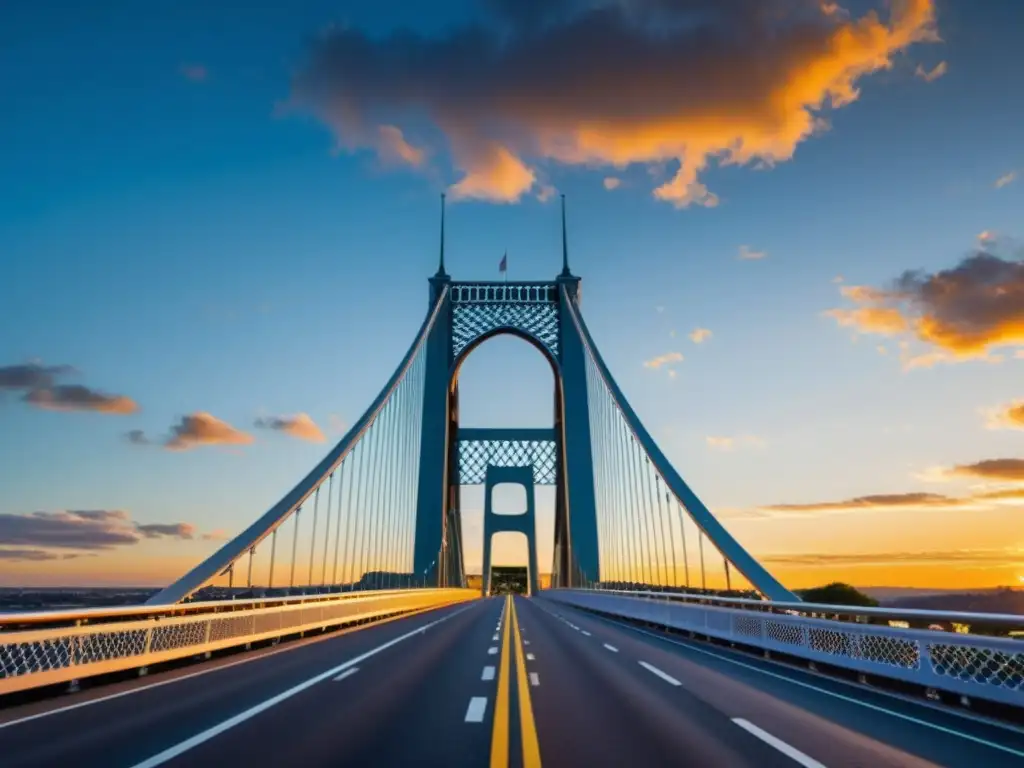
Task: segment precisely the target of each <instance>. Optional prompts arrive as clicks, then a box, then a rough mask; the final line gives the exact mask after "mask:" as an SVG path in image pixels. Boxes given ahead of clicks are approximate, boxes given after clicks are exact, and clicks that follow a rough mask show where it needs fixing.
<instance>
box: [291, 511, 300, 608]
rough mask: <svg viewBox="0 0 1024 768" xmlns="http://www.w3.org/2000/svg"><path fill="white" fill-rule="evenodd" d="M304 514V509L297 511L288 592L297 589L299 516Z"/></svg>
mask: <svg viewBox="0 0 1024 768" xmlns="http://www.w3.org/2000/svg"><path fill="white" fill-rule="evenodd" d="M300 514H302V507H299V508H298V509H296V510H295V528H294V530H293V532H292V573H291V576H289V577H288V591H289V592H291V591H292V590H293V589H295V553H296V551H298V546H299V515H300Z"/></svg>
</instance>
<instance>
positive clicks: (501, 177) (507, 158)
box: [449, 142, 537, 203]
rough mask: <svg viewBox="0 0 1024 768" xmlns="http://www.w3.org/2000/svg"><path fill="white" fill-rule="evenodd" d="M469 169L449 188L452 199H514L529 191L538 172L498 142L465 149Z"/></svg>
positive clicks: (504, 200)
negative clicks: (468, 158)
mask: <svg viewBox="0 0 1024 768" xmlns="http://www.w3.org/2000/svg"><path fill="white" fill-rule="evenodd" d="M467 157H471V158H472V160H470V161H469V162H468V164H469V166H470V167H471V168H472V171H469V172H467V173H466V175H465V176H463V177H462V180H461V181H459V182H458V183H457V184H453V185H452V186H451V189H450V190H449V191H450V193H451V197H452V199H453V200H486V201H488V202H491V203H515V202H518V200H519V198H520V197H522V196H523V195H524V194H526V193H527V192H529V191H530V189H531V188H532V187H533V183H534V182H535V181H536V180H537V175H536V174H535V173H534V172H533V170H532V169H530V168H528V167H527V166H526V165H525V164H524V163H523V161H522V160H520V159H519V158H518V157H516V156H515V155H513V154H512V153H511V152H509V151H508V149H506V148H505V147H503V146H501V145H500V144H497V143H494V142H489V143H486V144H484V145H482V146H480V147H478V148H474V149H473V150H471V151H470V150H467Z"/></svg>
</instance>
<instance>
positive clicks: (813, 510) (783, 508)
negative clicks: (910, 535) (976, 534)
mask: <svg viewBox="0 0 1024 768" xmlns="http://www.w3.org/2000/svg"><path fill="white" fill-rule="evenodd" d="M1003 461H1010V460H1003ZM980 463H981V464H986V463H987V462H980ZM970 466H976V465H970ZM954 469H955V470H956V469H959V468H954ZM1017 470H1018V472H1019V473H1020V477H1024V461H1022V462H1021V465H1020V466H1019V467H1018V468H1017ZM932 472H933V473H937V477H934V478H929V479H944V480H945V479H949V477H950V472H951V470H941V471H939V470H932ZM957 474H971V476H984V477H985V479H989V480H1006V479H1007V478H1006V477H1005V476H1003V477H1000V476H999V475H998V473H991V474H989V475H976V474H972V473H960V472H957ZM1018 479H1019V478H1018ZM1002 505H1012V506H1017V505H1024V487H1022V488H1000V489H998V490H981V491H977V492H975V493H971V494H968V495H966V496H948V495H945V494H941V493H927V492H922V491H911V492H908V493H879V494H873V495H869V496H857V497H854V498H850V499H841V500H837V501H818V502H810V503H805V504H769V505H767V506H762V507H757V508H755V509H753V510H741V511H737V513H736V514H735V515H734V517H736V518H746V519H759V518H766V517H817V516H820V515H832V514H844V513H856V512H899V511H903V510H931V511H949V510H960V511H968V510H980V509H986V508H992V507H994V506H1002Z"/></svg>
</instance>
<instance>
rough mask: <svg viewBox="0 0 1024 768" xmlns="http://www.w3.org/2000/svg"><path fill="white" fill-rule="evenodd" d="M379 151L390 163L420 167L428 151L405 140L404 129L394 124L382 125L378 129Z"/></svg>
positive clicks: (382, 157)
mask: <svg viewBox="0 0 1024 768" xmlns="http://www.w3.org/2000/svg"><path fill="white" fill-rule="evenodd" d="M377 134H378V139H379V141H378V144H377V153H378V154H379V155H380V157H381V159H382V160H384V161H385V162H386V163H389V164H401V163H404V164H406V165H411V166H413V167H419V166H421V165H423V162H424V160H426V153H425V152H424V151H423V150H422V149H419V148H417V147H414V146H413V145H412V144H410V143H409V142H407V141H406V140H405V136H404V135H403V134H402V129H401V128H398V127H396V126H394V125H382V126H380V127H379V128H378V129H377Z"/></svg>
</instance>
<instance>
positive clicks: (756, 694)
mask: <svg viewBox="0 0 1024 768" xmlns="http://www.w3.org/2000/svg"><path fill="white" fill-rule="evenodd" d="M535 608H543V609H545V610H546V611H549V612H551V613H554V614H558V615H560V616H562V617H563V619H564V620H559V619H556V618H554V617H553V616H551V613H548V614H547V615H548V616H549V619H550V620H551V621H554V622H555V623H556V624H558V625H560V626H561V627H562V628H563V629H562V631H563V632H564V633H568V634H569V635H581V633H582V631H583V630H587V631H590V632H591V634H592V637H590V638H586V637H582V636H581V637H580V638H579V639H580V641H581V642H583V641H586V642H587V643H594V644H597V645H599V646H601V647H602V650H604V652H605V654H606V655H607V656H608V657H609V658H615V657H622V658H631V659H642V660H644V661H646V662H647V663H649V664H653V665H656V666H657V667H658V668H659V669H661V670H663V671H665V672H666V673H667V674H669V675H671V676H672V677H674V678H676V679H677V680H679V681H680V683H681V688H683V689H685V690H688V691H692V692H693V693H694V694H695V695H696V696H697V697H698V698H700V700H701V701H703V702H704V705H705V706H706V707H710V708H714V709H716V710H718V711H720V712H722V713H723V714H725V715H727V716H728V717H730V718H739V719H743V720H746V721H747V722H750V723H753V724H754V725H756V726H758V727H759V728H762V729H764V730H765V731H767V732H769V733H771V734H772V735H774V736H775V737H777V738H780V739H782V740H784V741H785V742H787V743H788V744H791V745H793V746H794V747H795V748H797V749H799V750H800V751H802V752H804V753H806V754H808V755H810V756H812V757H813V758H817V759H818V760H820V761H821V762H823V763H825V764H827V765H829V766H841V765H872V766H901V767H902V766H913V765H949V766H978V765H985V766H986V768H987V767H988V766H1004V765H1005V766H1011V765H1013V766H1021V765H1024V733H1021V732H1020V731H1018V730H1016V729H1009V728H1003V727H1000V726H997V725H989V724H987V723H984V722H981V721H978V720H975V719H970V718H966V717H962V716H959V715H958V714H957V713H955V712H949V711H943V710H938V709H936V708H933V707H930V706H927V705H923V704H918V703H916V702H913V701H908V700H905V699H902V698H897V697H893V696H887V695H885V694H884V693H881V692H872V691H870V690H863V689H854V688H851V687H850V686H846V685H844V684H843V683H840V682H838V681H830V680H828V679H823V678H820V677H818V676H813V675H811V674H809V673H803V672H802V671H800V670H794V669H790V668H788V667H786V666H782V665H777V664H773V663H772V662H768V661H764V660H759V659H757V658H756V657H752V656H750V655H746V654H740V653H738V652H735V651H729V650H728V649H721V648H718V647H711V646H708V645H707V644H703V643H699V642H693V641H682V640H680V639H679V638H678V637H665V636H663V635H661V634H660V633H651V632H649V631H646V630H640V629H637V628H634V627H631V626H628V625H623V624H619V623H617V622H614V621H611V620H607V619H604V618H600V617H596V616H594V615H592V614H588V613H587V612H584V611H580V610H577V609H573V608H570V607H568V606H565V605H564V604H559V603H555V602H553V601H544V600H543V599H542V600H540V601H538V603H537V604H536V605H535ZM573 626H576V627H578V628H579V629H578V630H573V629H572V627H573ZM605 643H607V644H609V645H611V646H613V647H614V648H616V649H617V653H612V652H610V651H608V650H607V649H606V648H604V647H603V644H605ZM865 704H867V705H868V706H865ZM885 710H892V711H894V712H895V713H896V714H897V715H899V716H894V715H892V714H888V713H887V712H886V711H885ZM972 739H976V740H972ZM1007 750H1010V751H1007ZM1013 751H1017V752H1018V754H1013Z"/></svg>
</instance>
